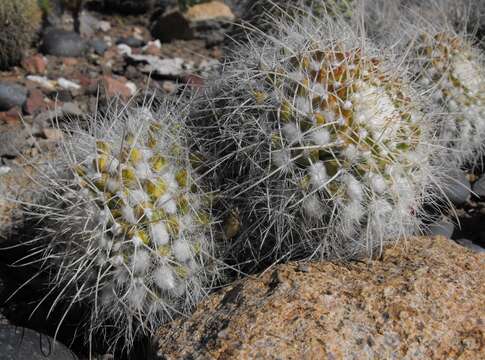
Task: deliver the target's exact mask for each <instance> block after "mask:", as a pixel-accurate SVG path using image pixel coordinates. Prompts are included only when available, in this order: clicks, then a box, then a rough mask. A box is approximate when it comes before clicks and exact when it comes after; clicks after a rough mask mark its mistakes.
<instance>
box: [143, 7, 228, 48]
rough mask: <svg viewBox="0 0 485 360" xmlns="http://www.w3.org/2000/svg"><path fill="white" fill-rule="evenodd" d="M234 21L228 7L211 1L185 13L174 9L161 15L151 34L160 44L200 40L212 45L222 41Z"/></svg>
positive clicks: (191, 8)
mask: <svg viewBox="0 0 485 360" xmlns="http://www.w3.org/2000/svg"><path fill="white" fill-rule="evenodd" d="M234 19H235V16H234V14H233V13H232V11H231V8H230V7H229V6H227V5H226V4H224V3H222V2H218V1H211V2H207V3H203V4H197V5H194V6H191V7H190V8H189V9H188V10H187V11H186V12H185V13H182V12H181V11H180V10H178V9H176V10H173V11H170V12H168V13H166V14H164V15H162V16H161V17H160V18H159V19H158V20H156V21H155V22H154V23H153V25H152V27H151V32H152V35H153V37H155V38H158V39H160V40H161V41H162V42H170V41H172V40H174V39H182V40H191V39H201V40H205V41H207V42H208V43H210V44H211V45H213V44H216V43H220V42H222V41H223V40H224V34H225V32H226V31H227V30H228V28H229V26H230V24H231V22H233V21H234Z"/></svg>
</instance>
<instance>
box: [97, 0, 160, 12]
mask: <svg viewBox="0 0 485 360" xmlns="http://www.w3.org/2000/svg"><path fill="white" fill-rule="evenodd" d="M155 3H156V0H103V5H104V10H105V11H115V12H117V13H122V14H129V15H134V14H143V13H146V12H148V11H150V10H152V9H153V6H154V5H155Z"/></svg>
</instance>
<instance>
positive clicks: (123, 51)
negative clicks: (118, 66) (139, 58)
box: [116, 44, 131, 56]
mask: <svg viewBox="0 0 485 360" xmlns="http://www.w3.org/2000/svg"><path fill="white" fill-rule="evenodd" d="M116 47H117V48H118V52H119V53H120V55H128V56H129V55H131V47H129V46H128V45H126V44H118V45H117V46H116Z"/></svg>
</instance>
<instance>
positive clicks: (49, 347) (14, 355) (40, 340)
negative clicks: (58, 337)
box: [0, 325, 77, 360]
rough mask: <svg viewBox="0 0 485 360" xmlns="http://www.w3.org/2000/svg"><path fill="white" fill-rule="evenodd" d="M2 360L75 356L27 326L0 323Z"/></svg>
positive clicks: (71, 358)
mask: <svg viewBox="0 0 485 360" xmlns="http://www.w3.org/2000/svg"><path fill="white" fill-rule="evenodd" d="M0 349H1V355H0V357H1V359H2V360H75V359H77V356H76V355H75V354H74V353H72V352H71V351H70V350H69V349H68V348H67V347H65V346H64V345H63V344H61V343H60V342H58V341H55V340H54V339H52V338H51V337H49V336H47V335H44V334H41V333H38V332H36V331H34V330H31V329H27V328H20V327H17V326H13V325H0Z"/></svg>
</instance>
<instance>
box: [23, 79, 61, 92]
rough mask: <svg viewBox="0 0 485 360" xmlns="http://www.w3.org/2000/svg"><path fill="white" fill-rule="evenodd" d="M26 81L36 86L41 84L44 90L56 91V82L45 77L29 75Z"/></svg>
mask: <svg viewBox="0 0 485 360" xmlns="http://www.w3.org/2000/svg"><path fill="white" fill-rule="evenodd" d="M26 79H27V80H29V81H32V82H34V83H36V84H39V85H40V86H42V87H43V88H45V89H47V90H49V91H54V90H55V89H56V85H55V83H54V81H52V80H49V79H48V78H46V77H45V76H37V75H29V76H27V77H26Z"/></svg>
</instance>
